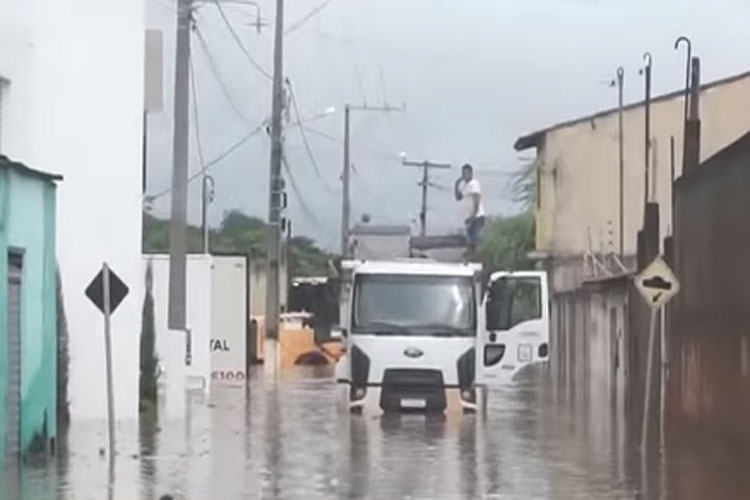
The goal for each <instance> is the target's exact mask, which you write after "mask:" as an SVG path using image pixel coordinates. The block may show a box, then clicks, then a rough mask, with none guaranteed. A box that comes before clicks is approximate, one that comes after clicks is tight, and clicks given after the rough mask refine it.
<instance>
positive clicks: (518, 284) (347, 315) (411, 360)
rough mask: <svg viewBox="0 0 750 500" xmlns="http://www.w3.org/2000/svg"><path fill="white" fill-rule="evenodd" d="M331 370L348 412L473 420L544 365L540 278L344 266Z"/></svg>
mask: <svg viewBox="0 0 750 500" xmlns="http://www.w3.org/2000/svg"><path fill="white" fill-rule="evenodd" d="M343 268H344V269H346V270H347V271H348V273H349V275H348V279H347V280H345V281H346V283H348V285H347V286H346V287H345V291H346V293H345V294H344V295H343V296H344V299H343V302H344V307H342V314H341V317H342V319H343V320H344V322H343V325H342V327H341V329H340V335H341V336H342V338H343V345H344V351H345V355H344V356H343V357H342V358H341V359H340V361H339V363H338V365H337V381H338V382H339V383H340V384H341V386H342V387H344V388H345V390H344V391H342V397H343V399H345V401H346V406H347V407H348V408H349V410H350V411H352V412H356V413H359V412H362V411H363V410H365V409H369V410H374V411H375V412H385V413H391V412H413V411H419V412H439V413H444V412H446V411H455V410H458V411H460V412H462V413H467V412H475V411H477V410H479V409H480V408H483V407H485V405H486V400H487V393H488V391H487V389H488V388H491V387H493V386H502V385H506V384H509V383H511V382H512V381H513V380H514V378H515V377H516V375H517V374H518V373H520V372H521V371H522V370H523V369H524V368H525V367H527V366H529V365H532V364H536V363H540V362H544V361H546V360H547V358H548V355H549V306H548V303H549V297H548V289H547V275H546V273H545V272H543V271H518V272H496V273H493V274H492V275H491V276H489V279H485V277H484V276H483V274H482V269H481V266H480V265H478V264H460V263H439V262H434V261H429V260H424V259H403V260H394V261H350V262H346V263H344V265H343Z"/></svg>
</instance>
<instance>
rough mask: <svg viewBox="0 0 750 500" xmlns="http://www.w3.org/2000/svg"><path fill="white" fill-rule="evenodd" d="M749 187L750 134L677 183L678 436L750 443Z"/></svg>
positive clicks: (673, 329)
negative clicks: (678, 282) (701, 436)
mask: <svg viewBox="0 0 750 500" xmlns="http://www.w3.org/2000/svg"><path fill="white" fill-rule="evenodd" d="M706 132H709V131H708V130H707V129H706V130H705V132H704V133H706ZM749 192H750V132H748V133H747V134H745V135H744V136H742V137H741V138H740V139H738V140H737V141H735V142H734V143H732V144H731V145H730V146H728V147H727V148H725V149H723V150H722V151H720V152H719V153H717V154H716V155H714V156H712V157H711V158H709V159H708V160H706V161H705V162H704V163H703V164H702V165H700V166H699V167H697V168H693V169H690V170H689V171H688V172H686V173H685V174H683V175H682V177H680V178H679V179H678V180H677V182H676V184H675V232H674V240H673V245H674V256H673V259H672V260H673V262H674V268H675V272H676V274H677V276H678V277H679V278H680V283H681V285H682V288H681V291H680V294H679V295H677V297H676V298H675V301H674V305H673V306H671V307H670V309H671V311H670V328H669V331H668V339H669V359H670V375H669V377H668V404H667V411H668V415H669V417H670V418H671V423H672V424H676V425H673V426H672V428H673V429H675V430H678V431H680V432H676V433H675V434H676V435H675V438H676V439H678V440H679V436H680V434H682V435H690V436H691V437H695V436H696V435H703V436H711V438H712V439H714V440H719V441H724V442H729V443H733V445H734V444H737V443H740V442H741V443H742V444H743V445H744V446H745V447H747V446H750V280H748V276H750V224H748V220H747V215H748V213H750V196H748V193H749Z"/></svg>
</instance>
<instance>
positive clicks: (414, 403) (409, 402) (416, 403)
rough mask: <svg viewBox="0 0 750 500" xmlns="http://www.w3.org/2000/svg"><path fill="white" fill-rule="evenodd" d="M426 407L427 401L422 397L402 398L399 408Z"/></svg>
mask: <svg viewBox="0 0 750 500" xmlns="http://www.w3.org/2000/svg"><path fill="white" fill-rule="evenodd" d="M425 407H427V401H425V400H424V399H402V400H401V408H408V409H415V408H425Z"/></svg>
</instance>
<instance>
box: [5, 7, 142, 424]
mask: <svg viewBox="0 0 750 500" xmlns="http://www.w3.org/2000/svg"><path fill="white" fill-rule="evenodd" d="M0 80H2V82H3V83H2V85H0V92H1V93H2V98H1V99H2V111H0V122H1V123H2V126H0V129H1V130H2V132H0V134H1V135H2V138H0V149H2V151H3V153H4V154H7V155H9V156H11V157H13V158H15V159H18V160H19V161H23V162H24V163H26V164H29V165H34V166H35V168H39V169H42V170H48V171H55V172H59V173H60V174H62V175H63V176H64V177H65V180H66V182H65V183H63V184H61V185H60V187H59V190H58V218H57V220H58V225H57V229H58V234H57V244H58V246H57V253H58V261H59V265H60V271H61V276H62V286H63V291H64V297H65V312H66V316H67V320H68V327H69V332H70V357H71V372H70V388H69V391H70V404H71V407H70V411H71V417H72V418H73V419H74V420H76V419H81V418H96V419H101V418H104V417H106V415H107V404H106V383H105V381H106V377H105V376H104V373H105V361H104V335H103V333H102V317H101V313H100V312H99V311H98V310H97V309H96V308H95V307H94V306H93V305H92V304H91V303H90V302H89V300H88V299H87V298H86V297H85V295H84V293H83V291H84V289H85V288H86V286H87V285H88V283H89V282H90V280H91V279H92V278H93V277H94V275H95V274H96V272H97V271H98V270H99V269H100V268H101V265H102V262H103V261H107V262H108V263H109V264H110V265H111V267H112V269H113V270H114V271H115V272H116V273H117V274H118V275H119V276H120V277H121V278H122V279H123V281H125V283H126V284H127V285H128V287H129V288H130V294H129V295H128V297H127V298H126V299H125V300H124V302H123V303H122V304H121V306H120V307H119V308H118V310H117V312H116V313H115V315H114V316H113V321H112V333H113V335H112V340H113V346H112V348H113V351H114V352H115V356H114V369H113V372H114V392H115V411H116V414H117V417H118V418H120V419H122V418H136V417H137V414H138V405H137V400H138V398H137V396H138V366H139V365H138V338H139V335H138V333H139V331H140V322H141V320H140V311H141V306H142V291H143V275H142V273H141V248H140V246H141V245H140V242H141V208H142V196H141V189H142V185H141V175H142V174H141V172H142V170H141V154H142V126H143V108H144V95H143V94H144V92H143V89H144V2H143V1H142V0H132V1H130V0H129V1H122V0H76V1H75V2H59V1H56V0H25V1H22V2H21V1H0Z"/></svg>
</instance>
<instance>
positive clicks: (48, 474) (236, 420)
mask: <svg viewBox="0 0 750 500" xmlns="http://www.w3.org/2000/svg"><path fill="white" fill-rule="evenodd" d="M335 393H336V391H335V385H334V384H333V382H332V380H331V378H330V377H328V376H319V374H318V375H317V376H316V375H315V374H312V373H311V372H304V371H301V372H300V373H298V374H295V376H290V377H286V378H285V379H284V380H283V381H282V382H280V383H279V384H278V385H276V386H274V385H271V384H264V383H263V382H262V380H261V377H256V378H255V379H254V380H253V381H252V382H251V383H250V385H249V387H248V388H247V389H244V388H225V389H220V388H216V389H215V390H213V391H212V393H211V395H210V396H209V397H208V398H204V397H202V396H200V395H197V396H190V397H188V400H187V401H186V402H185V413H186V415H185V416H184V418H174V419H172V418H163V419H161V421H160V422H158V423H153V424H149V423H146V422H144V423H142V425H141V426H140V429H139V426H138V425H137V424H136V423H135V422H133V423H131V424H120V426H119V427H118V430H117V432H118V440H119V444H118V446H119V455H118V457H117V460H116V464H115V469H114V471H112V475H113V478H114V480H113V481H110V471H109V470H108V461H107V459H106V457H104V456H102V454H101V452H102V451H103V450H100V447H101V446H103V445H104V444H105V443H106V426H105V423H104V422H86V423H81V422H79V423H77V424H76V425H74V426H73V427H72V428H71V429H70V433H69V436H68V438H67V442H68V447H67V448H68V451H67V452H66V453H63V454H62V456H61V457H60V458H59V459H58V460H57V461H56V462H55V463H53V464H51V465H47V466H28V467H26V468H25V469H24V471H23V472H22V473H21V474H20V479H19V483H20V484H17V485H16V487H17V488H18V489H20V494H18V493H14V492H13V491H12V490H11V489H10V488H9V486H10V485H11V484H12V482H13V481H11V482H8V479H7V477H6V485H5V486H6V488H4V491H5V493H6V495H5V496H3V498H9V499H12V498H13V497H20V498H22V499H24V500H36V499H48V498H49V499H53V498H54V499H60V500H84V499H96V500H100V499H104V498H114V499H130V500H132V499H144V500H151V499H157V498H158V497H159V496H160V495H162V494H164V493H170V494H172V495H173V496H174V498H178V499H210V498H221V499H235V498H236V499H255V498H286V499H298V498H305V499H331V498H374V499H377V498H414V499H416V498H425V499H428V498H430V499H431V498H466V499H472V498H519V499H521V498H524V499H525V498H575V499H583V498H591V499H605V498H638V497H644V496H647V497H649V498H680V499H683V498H707V497H708V496H710V497H711V498H714V499H716V498H745V496H744V495H745V493H746V492H747V491H750V490H748V486H749V485H748V483H747V481H748V480H747V479H746V478H745V477H744V476H743V474H741V473H730V472H728V471H731V470H732V467H735V468H736V469H737V471H738V472H739V471H740V470H741V468H742V467H744V464H745V463H747V462H744V461H741V462H737V461H736V460H735V461H731V460H730V462H731V463H727V457H726V456H725V455H723V454H716V453H714V454H713V455H712V454H710V453H709V454H703V453H695V452H694V451H690V450H684V449H683V450H681V451H680V452H679V454H678V455H676V456H674V457H670V456H668V460H667V467H666V468H663V469H662V467H661V466H659V465H658V464H659V463H660V462H659V460H655V461H654V463H655V464H656V465H653V466H649V485H650V486H649V489H648V492H649V493H648V495H642V494H641V485H640V476H639V473H638V471H639V469H640V467H639V464H638V461H637V450H636V449H634V448H633V447H632V446H630V445H629V444H628V443H630V442H631V441H633V440H632V439H628V438H626V433H625V428H624V422H623V421H622V419H621V418H617V417H616V416H614V415H612V414H611V412H608V411H607V410H608V408H609V406H608V403H602V404H600V405H598V406H597V404H596V401H595V400H596V398H592V397H591V395H588V396H587V401H588V402H586V403H585V404H584V403H583V402H582V401H576V398H571V396H570V392H569V391H565V392H564V393H563V392H561V391H558V390H556V389H555V386H554V384H552V383H551V382H550V381H549V379H548V377H547V375H546V374H545V373H543V372H542V371H539V372H538V373H532V374H530V375H529V376H528V377H526V378H525V379H524V380H523V381H521V382H519V383H518V384H517V385H516V386H514V387H510V388H507V389H503V390H497V391H494V392H493V393H492V395H491V407H490V409H489V411H488V414H487V416H486V418H483V417H474V416H470V417H464V418H455V419H453V418H433V417H430V418H425V417H422V416H416V415H409V416H400V417H388V418H386V417H375V418H373V417H357V416H349V415H347V414H341V413H340V412H339V411H338V410H337V407H336V402H335V399H336V396H335ZM604 399H606V398H604ZM662 470H663V471H664V472H665V474H668V476H666V477H665V475H664V474H662ZM11 475H12V474H11ZM670 490H671V491H672V494H669V491H670ZM699 493H700V495H699V496H698V494H699ZM11 495H12V496H11Z"/></svg>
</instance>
